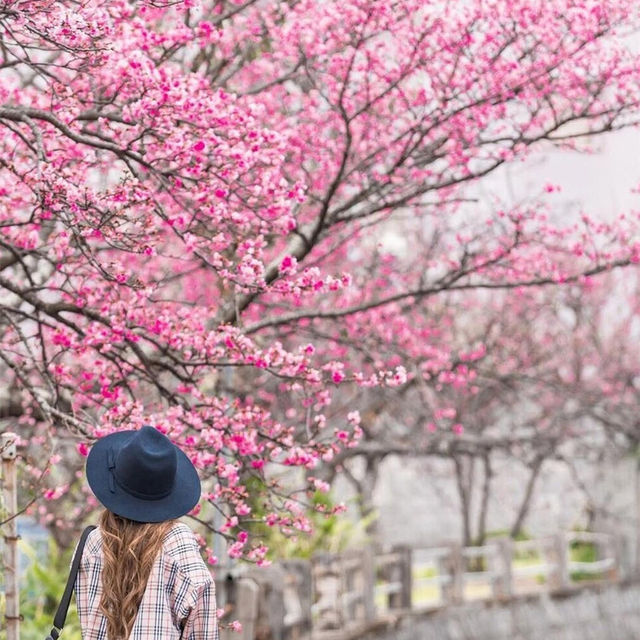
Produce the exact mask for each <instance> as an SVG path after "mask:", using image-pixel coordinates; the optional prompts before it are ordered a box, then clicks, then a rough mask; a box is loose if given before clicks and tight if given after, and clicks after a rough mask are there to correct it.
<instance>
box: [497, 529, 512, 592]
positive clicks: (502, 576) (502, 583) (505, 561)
mask: <svg viewBox="0 0 640 640" xmlns="http://www.w3.org/2000/svg"><path fill="white" fill-rule="evenodd" d="M496 545H497V547H498V548H497V556H498V564H499V565H500V570H499V578H498V580H496V581H495V582H494V592H493V593H494V597H498V598H510V597H511V596H512V595H513V568H512V563H513V540H512V539H511V538H500V539H498V540H496Z"/></svg>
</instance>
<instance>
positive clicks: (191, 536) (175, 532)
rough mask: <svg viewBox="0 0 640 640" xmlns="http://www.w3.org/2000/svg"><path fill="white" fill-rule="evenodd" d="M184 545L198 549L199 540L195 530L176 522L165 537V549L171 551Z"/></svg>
mask: <svg viewBox="0 0 640 640" xmlns="http://www.w3.org/2000/svg"><path fill="white" fill-rule="evenodd" d="M182 545H187V546H195V547H196V548H197V547H198V539H197V538H196V534H195V533H194V531H193V529H192V528H191V527H190V526H189V525H188V524H186V523H184V522H181V521H180V520H176V522H174V523H173V525H172V526H171V527H170V528H169V530H168V531H167V533H166V534H165V536H164V545H163V546H164V548H165V549H171V548H174V547H178V548H179V547H181V546H182Z"/></svg>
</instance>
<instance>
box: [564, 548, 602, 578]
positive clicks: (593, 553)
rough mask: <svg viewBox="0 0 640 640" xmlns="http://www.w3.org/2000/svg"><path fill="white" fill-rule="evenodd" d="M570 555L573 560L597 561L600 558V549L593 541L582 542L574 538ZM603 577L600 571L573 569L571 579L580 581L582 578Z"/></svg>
mask: <svg viewBox="0 0 640 640" xmlns="http://www.w3.org/2000/svg"><path fill="white" fill-rule="evenodd" d="M569 557H570V558H571V560H572V561H573V562H596V561H597V560H598V549H597V547H596V545H595V544H593V543H592V542H582V541H580V540H574V541H573V542H572V543H571V545H570V547H569ZM600 578H602V574H600V573H591V572H587V571H572V572H571V580H573V581H574V582H580V581H581V580H598V579H600Z"/></svg>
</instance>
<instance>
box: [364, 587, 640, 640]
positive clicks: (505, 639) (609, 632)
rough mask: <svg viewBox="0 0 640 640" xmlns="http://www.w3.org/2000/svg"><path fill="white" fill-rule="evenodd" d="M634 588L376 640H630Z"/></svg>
mask: <svg viewBox="0 0 640 640" xmlns="http://www.w3.org/2000/svg"><path fill="white" fill-rule="evenodd" d="M639 637H640V585H637V584H635V585H627V586H612V587H608V588H606V589H602V590H595V591H586V592H581V593H579V594H576V595H571V596H567V597H561V596H555V597H549V596H545V597H542V598H531V599H528V600H525V601H518V602H513V603H511V604H505V605H493V606H487V607H485V606H481V605H477V606H472V605H467V606H464V607H460V608H457V609H450V610H447V611H446V612H442V613H439V614H436V615H434V616H432V617H430V618H428V619H422V620H419V619H413V620H406V621H405V622H404V624H403V627H402V628H400V629H397V630H395V631H391V632H386V633H384V634H379V635H376V636H375V638H376V640H636V639H637V638H639Z"/></svg>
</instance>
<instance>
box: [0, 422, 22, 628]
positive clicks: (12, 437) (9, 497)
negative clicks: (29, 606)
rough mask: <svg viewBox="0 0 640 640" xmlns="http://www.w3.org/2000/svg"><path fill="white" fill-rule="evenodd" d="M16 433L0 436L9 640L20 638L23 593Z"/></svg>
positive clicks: (6, 610)
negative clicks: (19, 548)
mask: <svg viewBox="0 0 640 640" xmlns="http://www.w3.org/2000/svg"><path fill="white" fill-rule="evenodd" d="M16 439H17V436H16V434H15V433H3V434H2V435H1V436H0V446H1V447H2V449H1V451H2V494H3V501H4V518H3V519H5V520H7V519H9V518H10V519H9V520H8V522H6V524H5V525H4V526H5V532H4V535H3V538H4V589H5V598H6V603H5V618H6V620H7V640H19V638H20V608H19V607H20V591H19V581H18V573H19V567H18V523H17V519H16V514H17V511H18V495H17V492H18V484H17V474H16Z"/></svg>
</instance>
